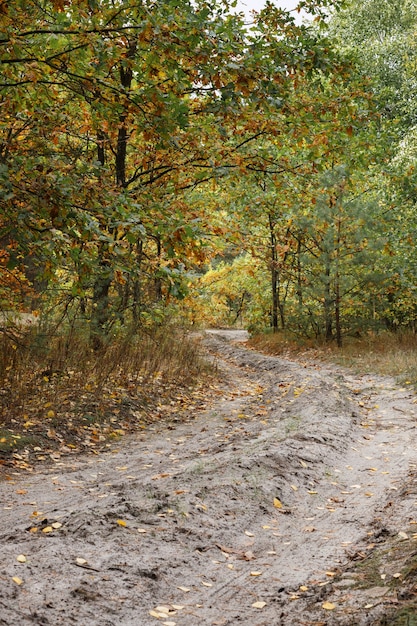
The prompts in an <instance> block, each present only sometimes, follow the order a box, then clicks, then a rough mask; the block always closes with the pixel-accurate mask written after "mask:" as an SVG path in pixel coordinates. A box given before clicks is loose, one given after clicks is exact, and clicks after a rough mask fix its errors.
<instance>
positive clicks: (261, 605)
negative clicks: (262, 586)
mask: <svg viewBox="0 0 417 626" xmlns="http://www.w3.org/2000/svg"><path fill="white" fill-rule="evenodd" d="M252 606H253V608H254V609H263V608H264V606H266V602H254V603H253V604H252Z"/></svg>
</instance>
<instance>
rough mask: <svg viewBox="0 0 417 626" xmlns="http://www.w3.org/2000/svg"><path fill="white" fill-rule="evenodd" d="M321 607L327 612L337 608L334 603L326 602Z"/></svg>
mask: <svg viewBox="0 0 417 626" xmlns="http://www.w3.org/2000/svg"><path fill="white" fill-rule="evenodd" d="M321 606H322V608H323V609H325V610H326V611H333V609H335V608H336V606H335V605H334V604H333V603H332V602H324V603H323V604H322V605H321Z"/></svg>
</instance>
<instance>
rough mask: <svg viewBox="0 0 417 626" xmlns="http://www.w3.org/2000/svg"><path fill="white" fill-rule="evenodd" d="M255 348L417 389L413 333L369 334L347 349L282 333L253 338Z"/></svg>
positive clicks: (416, 343) (416, 346)
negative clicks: (381, 377) (390, 378)
mask: <svg viewBox="0 0 417 626" xmlns="http://www.w3.org/2000/svg"><path fill="white" fill-rule="evenodd" d="M249 345H250V346H252V347H253V348H256V349H258V350H261V351H263V352H266V353H268V354H276V355H282V356H286V357H290V358H291V357H296V358H297V357H300V358H304V359H319V360H323V361H327V362H331V363H336V364H338V365H342V366H344V367H349V368H351V369H353V370H355V371H356V372H361V373H375V374H381V375H389V376H394V377H396V378H397V379H398V380H400V381H401V382H406V381H408V382H409V383H412V384H413V385H414V386H417V335H415V334H413V333H388V332H385V333H380V334H368V335H366V336H364V337H361V338H350V337H348V338H346V339H345V342H344V346H343V347H342V348H337V346H336V345H335V344H333V343H331V344H318V343H317V342H314V341H300V340H295V339H293V338H290V337H288V336H285V335H283V334H281V333H276V334H265V335H258V336H255V337H253V338H252V339H251V340H250V341H249Z"/></svg>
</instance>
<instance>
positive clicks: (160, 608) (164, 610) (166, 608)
mask: <svg viewBox="0 0 417 626" xmlns="http://www.w3.org/2000/svg"><path fill="white" fill-rule="evenodd" d="M170 610H171V609H170V608H169V606H157V607H155V611H158V612H159V613H169V612H170Z"/></svg>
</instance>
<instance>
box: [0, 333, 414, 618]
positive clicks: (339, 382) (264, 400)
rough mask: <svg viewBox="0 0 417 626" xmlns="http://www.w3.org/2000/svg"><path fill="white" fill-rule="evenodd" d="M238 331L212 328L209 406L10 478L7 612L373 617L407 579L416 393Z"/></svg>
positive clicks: (1, 489) (4, 577) (5, 533)
mask: <svg viewBox="0 0 417 626" xmlns="http://www.w3.org/2000/svg"><path fill="white" fill-rule="evenodd" d="M242 339H244V334H243V333H230V332H225V331H213V332H209V333H207V335H206V338H205V340H204V341H205V343H206V345H207V349H208V350H209V351H210V354H211V355H212V358H213V359H214V360H215V362H216V363H217V366H218V369H219V373H220V381H221V382H220V384H219V385H218V386H213V388H210V389H207V399H208V401H209V406H210V408H209V409H208V410H206V411H204V412H203V411H201V412H192V413H190V414H189V415H188V416H186V417H184V420H183V421H182V422H181V423H177V422H175V423H172V422H171V423H168V422H166V423H160V424H159V425H157V426H153V427H149V429H148V430H147V431H145V432H144V434H143V435H141V436H135V437H132V438H127V437H126V438H125V439H124V440H123V443H119V444H118V448H116V447H115V448H114V449H113V450H112V451H111V452H109V453H107V454H103V455H97V456H86V457H79V458H77V459H76V460H74V459H71V460H68V461H65V460H61V461H60V462H59V463H55V464H54V466H51V467H42V468H40V469H39V471H37V472H36V473H35V474H29V475H28V474H26V473H24V472H21V473H17V472H16V473H15V474H12V475H11V479H12V480H8V481H2V482H0V498H1V520H2V524H1V531H0V532H1V546H2V550H1V552H2V555H1V565H0V585H1V587H0V589H1V594H0V624H7V625H12V624H13V625H22V626H25V625H26V624H42V625H51V626H58V625H60V626H61V625H64V626H68V625H71V624H76V625H80V626H81V625H82V626H130V625H132V626H157V625H158V624H163V625H165V626H174V625H176V626H196V625H197V624H202V625H212V626H225V625H234V624H245V625H247V626H266V625H268V626H271V625H272V626H278V625H283V626H287V625H288V626H289V625H291V626H293V625H298V624H299V625H305V624H310V625H317V626H318V625H328V626H331V625H333V624H343V625H353V624H355V625H358V626H365V625H374V624H376V623H380V622H379V621H378V620H379V618H380V617H381V616H384V615H388V614H389V613H390V611H391V610H393V609H395V607H396V606H397V605H398V602H399V601H400V600H401V593H402V590H403V591H404V589H405V583H406V582H407V593H408V594H410V593H412V591H410V584H409V581H408V580H407V581H406V578H407V577H406V575H405V574H404V572H403V570H402V569H401V568H402V567H403V566H404V564H405V563H407V562H408V559H409V557H410V555H411V554H412V553H414V552H415V550H416V547H417V543H416V542H417V539H416V538H414V537H413V535H414V534H415V533H416V537H417V525H416V524H417V522H416V521H415V520H416V519H417V506H416V505H417V487H416V485H415V480H414V474H415V472H416V468H417V437H416V435H417V428H416V424H417V419H416V418H417V404H416V403H415V402H416V396H415V395H414V394H413V392H412V391H411V390H409V389H408V388H407V387H405V388H400V387H399V386H398V385H396V384H395V383H394V381H393V380H391V379H388V378H379V377H371V376H355V375H353V374H350V373H348V372H345V371H343V370H341V369H338V368H336V367H334V366H330V365H323V364H315V363H300V362H293V361H287V360H284V359H279V358H274V357H268V356H265V355H261V354H258V353H254V352H251V351H249V350H246V349H245V348H244V345H243V344H241V343H236V340H242ZM383 555H385V557H384V556H383ZM390 623H391V622H390ZM398 623H399V622H398ZM404 623H407V622H404ZM413 623H414V622H413Z"/></svg>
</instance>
